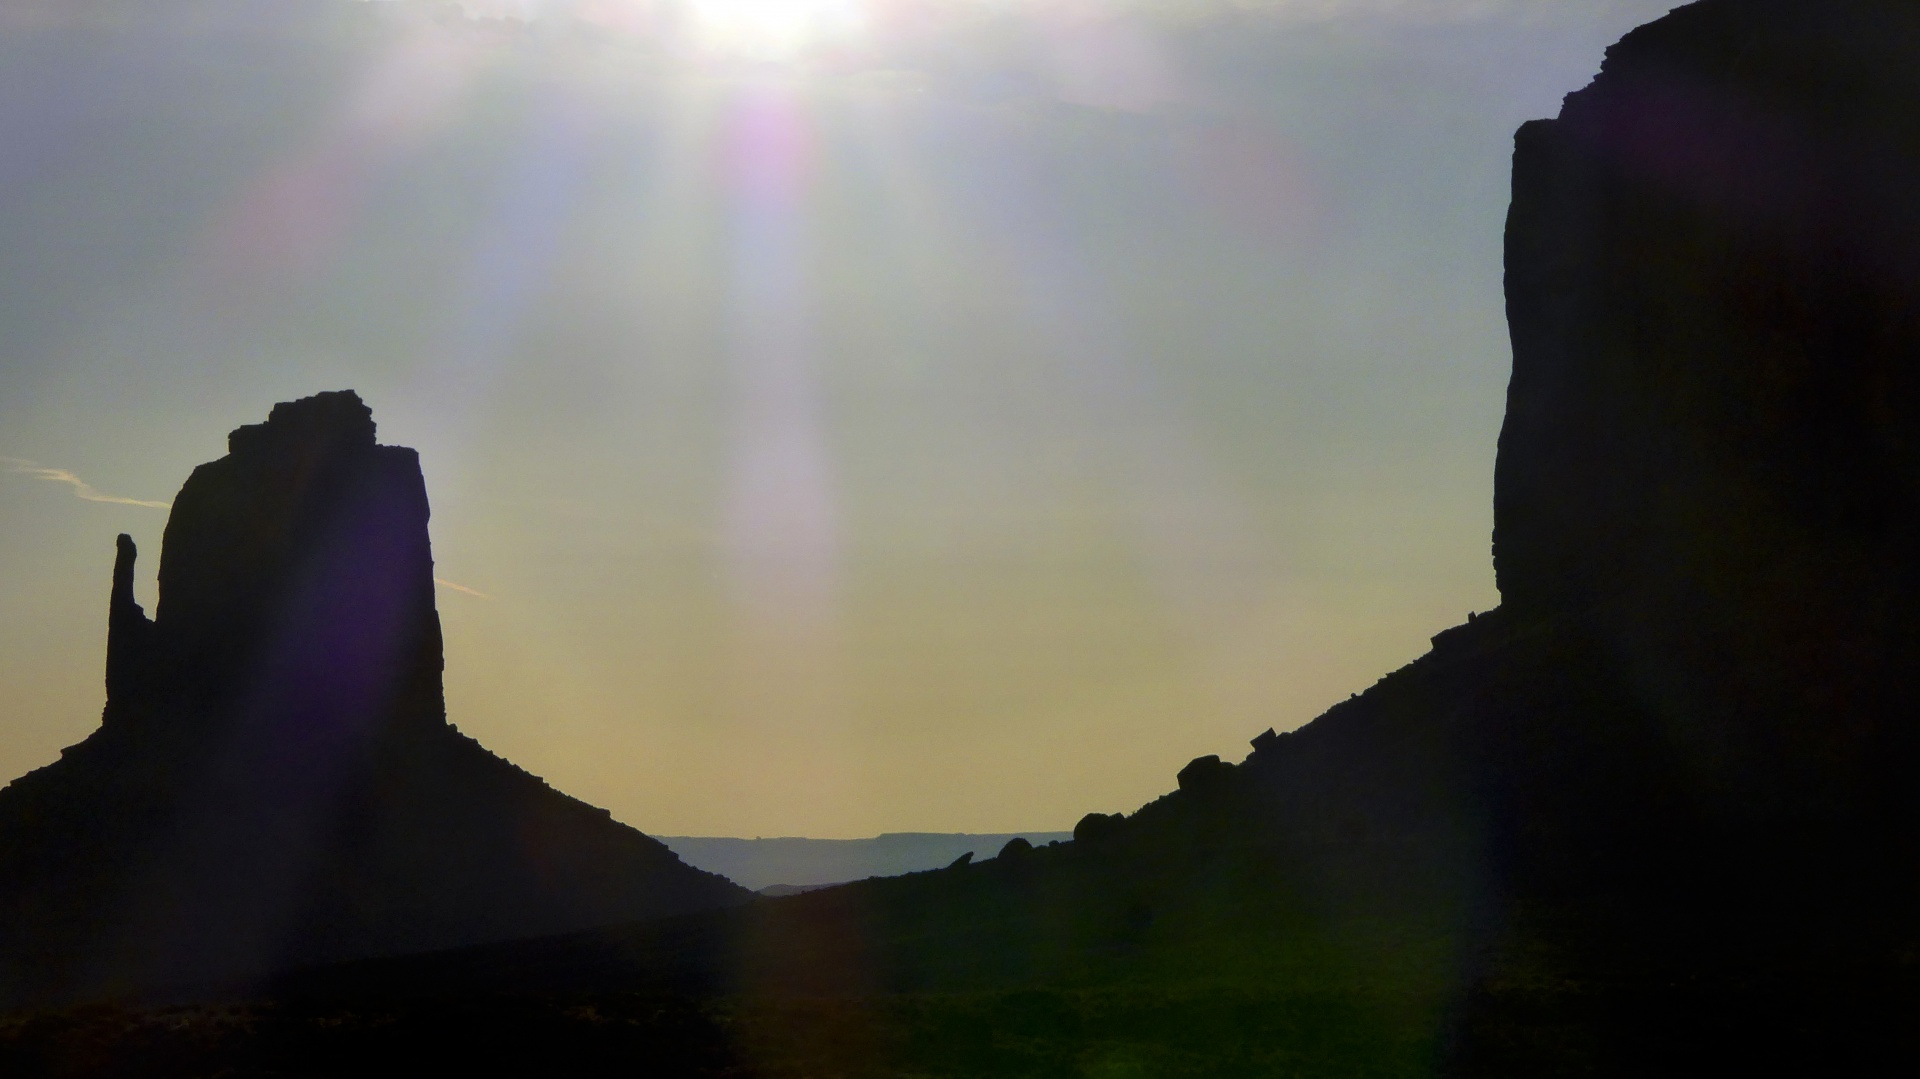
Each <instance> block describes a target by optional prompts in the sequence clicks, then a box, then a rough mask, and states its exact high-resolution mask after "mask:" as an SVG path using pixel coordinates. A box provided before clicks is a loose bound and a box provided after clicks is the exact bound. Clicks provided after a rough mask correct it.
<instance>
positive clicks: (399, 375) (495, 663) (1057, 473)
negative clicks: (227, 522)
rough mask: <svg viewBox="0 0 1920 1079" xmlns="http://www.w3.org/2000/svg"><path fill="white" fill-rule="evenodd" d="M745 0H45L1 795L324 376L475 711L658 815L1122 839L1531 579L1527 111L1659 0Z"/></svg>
mask: <svg viewBox="0 0 1920 1079" xmlns="http://www.w3.org/2000/svg"><path fill="white" fill-rule="evenodd" d="M727 3H730V4H733V5H734V6H732V7H728V6H727ZM727 3H721V2H720V0H712V2H711V3H710V4H709V5H708V6H707V7H705V8H682V9H678V10H679V14H677V15H676V14H675V10H676V9H674V8H673V6H672V5H670V4H664V3H661V4H653V3H646V2H643V0H630V2H626V3H620V2H608V3H580V4H571V5H568V4H558V3H550V4H546V5H544V7H542V6H541V5H531V6H530V5H525V4H522V5H517V6H513V8H512V10H514V11H517V12H519V13H520V14H523V15H531V16H538V17H536V18H533V20H532V21H531V22H517V21H516V22H507V23H502V22H498V21H483V22H475V23H465V22H460V21H458V20H448V19H445V18H441V19H438V20H436V19H433V18H427V17H421V16H417V15H416V14H413V13H411V9H409V8H407V7H405V6H403V5H397V4H384V5H376V6H375V7H367V6H363V5H360V4H357V3H351V2H348V0H304V2H296V0H284V2H282V3H279V4H267V5H264V6H262V5H258V4H255V5H244V4H236V2H235V0H148V2H147V3H144V4H141V5H133V4H130V3H124V4H123V3H119V2H108V0H100V2H91V3H82V4H71V5H53V4H47V5H39V6H36V5H32V4H29V5H25V6H23V7H21V8H18V9H16V10H15V11H14V12H13V13H12V14H11V15H7V16H4V17H0V144H3V145H5V146H7V147H8V149H7V151H6V153H5V156H4V158H0V365H4V366H0V375H3V376H4V385H5V391H4V395H0V456H4V457H5V460H0V773H4V775H5V776H8V777H10V776H13V775H17V774H20V773H22V772H24V771H26V770H28V769H30V768H33V767H36V766H38V765H40V764H43V763H46V762H47V761H49V760H51V759H53V758H54V757H55V756H56V755H57V753H58V751H59V749H60V747H62V746H64V745H67V744H70V743H72V742H74V741H77V740H79V739H80V738H82V737H84V736H85V734H86V733H87V732H88V731H89V730H90V729H91V728H92V727H93V725H94V724H95V723H96V722H97V719H98V711H99V707H100V704H101V701H102V695H103V694H102V687H101V671H102V662H103V646H104V635H105V629H106V617H105V616H106V600H107V585H108V576H109V569H110V566H111V559H112V550H113V537H114V535H115V534H116V533H118V532H120V531H127V532H131V533H132V534H133V535H134V536H135V537H136V539H137V540H138V541H139V542H140V544H141V549H142V552H143V563H142V567H141V578H140V579H141V588H142V595H143V598H144V599H145V601H146V602H148V603H149V604H151V602H152V598H153V596H152V588H153V585H152V581H153V570H154V568H155V565H156V562H157V555H158V549H159V537H160V531H161V528H162V527H163V524H164V520H165V511H164V510H163V509H159V508H155V507H153V506H149V505H141V504H134V503H142V502H146V503H163V502H165V501H167V500H168V499H170V498H171V497H172V492H173V491H174V490H176V489H177V487H178V485H179V484H180V483H181V482H182V481H183V480H184V479H185V477H186V475H187V473H188V472H189V471H190V470H191V468H192V467H193V466H194V465H195V464H197V463H199V462H201V461H204V460H208V459H211V458H213V457H216V456H218V455H219V454H220V453H221V452H223V449H224V439H225V435H226V432H227V431H228V430H229V429H231V428H233V427H235V426H237V425H239V424H242V423H249V422H257V421H258V420H260V419H261V418H263V417H264V416H265V414H266V411H267V409H268V408H269V407H270V406H271V405H272V404H273V403H274V402H275V401H277V400H284V399H289V398H292V397H297V396H304V395H306V394H310V393H313V392H316V391H319V390H327V389H338V388H347V387H351V388H354V389H356V390H358V391H359V392H360V393H361V395H362V396H363V397H364V398H365V399H366V400H367V401H368V403H369V404H371V405H372V407H373V409H374V414H375V418H376V420H377V421H378V422H379V424H380V432H381V438H382V440H383V441H386V442H390V443H399V444H405V445H412V446H416V447H418V448H419V449H420V450H421V451H422V454H423V460H424V463H425V467H426V469H427V479H428V485H429V491H430V493H431V496H432V499H433V505H434V522H433V529H434V534H433V540H434V547H435V553H436V557H437V559H438V566H439V572H440V574H441V576H442V577H443V578H445V579H446V580H447V581H449V582H452V583H453V584H457V585H458V586H460V587H459V588H454V587H448V588H445V589H443V590H442V593H441V615H442V618H443V620H444V622H445V626H446V632H447V654H448V663H447V688H448V703H449V710H450V713H451V717H452V719H453V721H454V722H455V723H457V724H458V725H459V726H460V728H461V729H462V730H464V731H467V732H469V733H471V734H473V735H475V736H476V737H478V738H479V739H480V740H481V741H482V742H484V743H485V744H486V745H488V746H489V747H490V748H492V749H494V750H495V751H497V752H499V753H501V754H502V755H504V756H506V757H508V758H509V759H512V760H514V761H516V762H518V763H520V764H522V765H523V766H525V767H527V768H528V769H530V770H531V771H533V772H535V773H537V774H539V775H542V776H544V777H545V778H547V779H548V780H549V781H551V782H553V783H554V784H555V785H556V786H558V787H560V788H561V789H563V790H566V791H568V792H569V793H572V794H575V795H577V796H579V797H582V798H585V799H587V800H589V801H592V802H595V803H597V804H600V805H604V806H607V807H609V808H610V809H612V810H613V812H614V813H615V815H616V816H618V817H619V818H620V819H622V820H625V821H627V822H629V823H631V824H634V825H636V826H638V827H640V828H642V829H643V830H646V831H649V832H655V833H660V834H675V835H746V836H753V835H812V836H823V837H830V836H858V835H871V834H874V833H877V832H882V831H906V830H921V831H977V832H991V831H1014V830H1025V829H1059V828H1067V827H1071V826H1072V824H1073V822H1074V821H1075V820H1077V819H1078V818H1079V816H1080V815H1082V814H1083V813H1086V812H1088V811H1090V810H1100V811H1115V810H1131V809H1132V808H1134V807H1136V806H1138V805H1139V804H1141V803H1142V802H1145V801H1147V800H1150V799H1151V798H1153V797H1155V796H1156V795H1158V794H1159V793H1161V792H1163V791H1165V790H1166V789H1168V788H1170V787H1171V786H1172V783H1173V774H1174V772H1175V771H1176V770H1177V769H1178V768H1179V767H1180V766H1181V765H1182V764H1184V763H1185V762H1186V761H1187V760H1188V759H1190V758H1192V757H1194V756H1197V755H1200V754H1205V753H1219V754H1221V755H1223V756H1226V757H1228V758H1230V759H1238V758H1239V757H1240V756H1242V755H1243V754H1244V753H1245V751H1246V741H1247V739H1249V738H1250V737H1252V736H1253V735H1255V734H1257V733H1259V732H1260V731H1261V730H1264V729H1265V728H1266V727H1268V726H1273V727H1276V728H1279V729H1282V730H1285V729H1288V728H1291V727H1294V726H1297V725H1299V724H1300V723H1303V722H1305V721H1307V720H1309V719H1311V718H1313V717H1314V716H1315V715H1316V714H1318V713H1319V712H1320V711H1321V710H1323V709H1324V708H1325V707H1327V706H1328V705H1330V704H1332V703H1333V702H1335V701H1337V700H1340V699H1342V698H1344V697H1345V696H1347V695H1348V694H1349V693H1352V692H1355V691H1357V690H1359V689H1362V688H1364V687H1365V686H1367V685H1368V684H1370V683H1371V682H1372V681H1373V680H1374V679H1375V678H1377V677H1379V676H1381V675H1383V674H1385V673H1386V672H1388V671H1389V670H1391V669H1393V668H1395V667H1397V666H1399V665H1401V664H1403V663H1405V662H1407V661H1409V660H1411V659H1413V658H1414V657H1415V656H1417V655H1418V654H1419V653H1420V652H1422V651H1423V650H1424V648H1425V643H1426V638H1427V637H1428V636H1429V635H1431V634H1433V633H1435V632H1437V631H1439V630H1440V629H1443V628H1445V627H1447V626H1449V625H1452V624H1455V623H1457V622H1459V621H1461V620H1463V619H1464V618H1465V616H1466V614H1467V612H1468V611H1471V610H1484V609H1486V608H1488V607H1490V606H1492V605H1493V604H1494V603H1495V602H1496V596H1495V594H1494V592H1493V587H1492V572H1491V568H1490V563H1489V559H1488V553H1487V536H1488V531H1489V528H1490V521H1491V511H1490V495H1491V469H1492V463H1493V447H1494V437H1495V435H1496V434H1497V431H1498V425H1499V419H1500V412H1501V407H1502V396H1503V391H1504V386H1505V379H1506V373H1507V367H1508V352H1507V346H1506V341H1505V336H1504V325H1503V322H1502V310H1501V295H1500V264H1499V253H1500V228H1501V220H1502V216H1503V214H1504V209H1505V198H1506V182H1507V160H1508V154H1509V152H1510V141H1509V140H1510V136H1511V132H1512V129H1513V128H1514V127H1515V126H1516V125H1517V124H1518V123H1520V122H1521V121H1522V120H1524V119H1527V118H1529V117H1532V116H1538V115H1550V114H1551V113H1553V112H1554V111H1555V110H1556V108H1557V102H1558V98H1559V96H1560V95H1561V94H1563V93H1565V92H1567V91H1570V90H1572V89H1575V88H1577V87H1578V86H1580V85H1581V84H1583V83H1584V82H1585V81H1586V80H1587V79H1588V78H1589V77H1590V76H1591V74H1592V72H1593V70H1594V69H1595V68H1596V67H1597V66H1598V63H1599V59H1600V55H1601V51H1602V49H1603V48H1604V46H1605V45H1606V44H1608V43H1609V42H1611V41H1612V40H1613V39H1614V38H1616V37H1618V36H1619V34H1620V33H1622V32H1624V31H1625V30H1626V29H1628V28H1630V27H1631V26H1633V25H1636V24H1638V23H1640V22H1644V21H1646V20H1648V19H1650V18H1652V17H1654V16H1656V15H1658V14H1660V13H1662V12H1663V11H1664V10H1665V8H1666V6H1667V5H1665V4H1663V3H1659V2H1625V0H1622V2H1601V0H1596V2H1592V3H1586V2H1583V3H1582V4H1578V5H1575V4H1565V3H1559V2H1545V0H1542V2H1527V0H1484V2H1478V0H1477V2H1471V3H1469V2H1459V3H1436V4H1425V5H1414V4H1399V3H1388V2H1365V3H1360V2H1354V3H1336V2H1325V3H1286V2H1279V0H1276V2H1274V3H1269V4H1231V3H1224V2H1222V3H1205V2H1200V0H1193V2H1180V3H1174V2H1171V0H1169V2H1167V3H1147V2H1137V3H1130V4H1118V3H1114V4H1100V3H1093V2H1067V0H1059V2H1051V0H1032V2H1031V3H1014V2H1011V0H1008V2H1004V3H987V2H985V0H926V2H924V3H920V2H897V3H893V4H890V5H885V6H870V5H865V4H862V3H861V0H844V2H841V0H836V3H835V4H822V5H821V6H820V7H819V8H818V11H817V12H816V14H817V16H818V18H817V19H816V20H815V21H813V22H808V23H806V25H805V26H804V27H802V28H800V29H796V28H795V26H794V25H791V24H785V23H779V22H778V21H777V20H776V21H775V22H774V23H771V24H765V25H760V27H759V29H757V30H753V31H752V32H750V33H749V32H746V31H742V30H741V29H740V28H741V26H743V25H746V26H749V27H751V26H753V25H757V24H754V23H753V22H752V20H753V19H754V18H756V17H758V16H757V15H756V11H757V10H758V9H756V8H755V7H754V5H753V4H752V3H749V2H747V0H727ZM741 5H744V6H741ZM375 8H377V9H378V10H377V11H376V10H375ZM1576 9H1577V10H1576ZM263 11H264V12H268V13H269V14H270V16H271V17H269V16H268V15H262V14H261V12H263ZM565 12H571V13H572V17H570V18H563V17H561V14H560V13H565ZM849 13H851V14H849ZM783 17H785V16H783ZM5 20H12V21H11V22H7V21H5ZM702 20H705V21H704V22H703V21H702ZM727 20H733V21H732V22H728V21H727ZM742 20H745V22H744V23H743V22H742ZM716 28H718V29H716ZM748 43H750V45H749V44H748ZM49 470H51V471H49ZM103 499H106V500H103ZM113 499H118V500H119V501H114V500H113ZM128 500H131V501H128Z"/></svg>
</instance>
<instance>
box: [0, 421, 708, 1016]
mask: <svg viewBox="0 0 1920 1079" xmlns="http://www.w3.org/2000/svg"><path fill="white" fill-rule="evenodd" d="M228 447H229V452H228V454H227V456H225V457H223V458H221V459H220V460H218V461H214V462H212V463H210V464H206V465H202V466H201V467H200V468H198V469H196V470H195V471H194V473H193V475H192V477H191V478H190V479H188V480H187V483H186V485H185V486H184V487H183V488H182V489H181V491H180V495H179V498H178V499H177V500H176V501H175V503H174V508H173V512H172V515H171V516H170V517H169V519H168V522H167V530H166V539H165V544H164V548H163V551H162V553H161V558H160V574H159V577H160V596H161V598H160V606H159V609H158V611H157V612H156V617H155V618H153V619H152V620H149V619H148V618H147V616H146V614H145V613H144V612H143V611H142V610H141V608H140V606H139V605H138V603H136V602H135V600H134V597H133V572H134V557H135V550H134V544H133V541H132V540H131V539H130V538H128V537H127V536H121V537H120V539H119V556H118V558H117V559H116V560H115V563H114V569H113V591H112V600H111V604H110V607H109V633H108V643H107V705H106V710H105V713H104V715H103V717H102V721H101V725H100V728H99V729H98V730H97V731H96V732H94V734H93V735H92V736H90V737H89V738H87V739H86V740H85V741H84V742H81V743H80V744H79V745H76V746H73V747H71V748H69V749H67V750H66V751H65V752H64V753H63V754H62V756H61V759H60V760H59V761H57V762H55V763H54V764H51V765H49V766H47V767H45V768H42V769H40V770H38V771H36V772H34V773H32V774H30V775H27V776H25V777H23V778H21V779H19V780H16V781H15V782H14V783H12V784H11V785H10V786H8V787H7V788H6V789H5V790H4V791H0V836H4V839H3V840H0V905H3V906H4V909H5V910H6V917H5V918H4V919H0V996H4V998H6V999H9V1000H12V1001H21V1000H33V999H47V998H56V999H57V998H66V997H72V996H75V995H86V994H94V993H100V992H102V991H107V990H112V989H115V988H123V987H129V986H151V985H157V984H168V983H185V982H194V981H205V980H210V979H234V978H241V977H245V976H248V975H254V974H258V973H261V972H264V971H268V970H275V969H282V968H285V967H287V966H289V965H297V964H301V963H312V962H317V961H323V960H331V959H346V958H350V957H355V956H365V955H383V954H393V953H399V952H411V951H421V950H425V949H431V948H444V947H449V946H453V945H459V944H472V943H477V942H481V941H489V940H505V939H513V938H519V937H526V936H530V935H537V934H541V933H551V932H561V931H565V930H569V929H578V928H582V927H586V926H595V925H605V924H608V923H610V922H617V921H623V920H628V919H633V918H644V917H649V916H657V915H664V914H672V913H677V912H681V911H685V910H691V909H695V908H700V907H707V906H713V905H716V904H724V903H730V902H736V901H739V900H741V899H743V898H744V897H745V895H746V893H745V891H744V890H743V889H739V888H737V887H735V886H734V885H732V884H731V883H730V882H728V881H726V880H725V879H724V878H721V877H718V876H714V875H712V874H708V873H704V872H701V871H699V870H696V869H693V868H691V867H689V866H687V865H685V864H683V863H682V862H681V861H680V860H679V859H678V858H677V857H676V856H674V855H673V854H672V853H671V852H670V851H668V850H667V848H666V847H665V846H663V845H661V844H659V843H657V842H656V841H654V840H652V839H649V838H647V837H646V836H644V835H641V834H640V833H639V832H637V831H635V830H634V829H632V828H629V827H626V826H625V825H622V824H619V823H617V822H615V821H614V820H612V819H611V818H610V817H609V816H608V814H607V813H606V812H605V811H604V810H600V809H596V808H594V807H592V806H589V805H587V804H585V803H582V802H579V801H576V800H574V799H572V798H569V797H567V796H565V795H563V794H560V793H559V792H557V791H554V790H553V789H551V788H549V787H548V786H547V785H546V784H544V783H542V782H541V781H540V780H539V779H537V778H535V777H534V776H531V775H528V774H527V773H526V772H523V771H521V770H520V769H518V768H515V767H514V766H512V765H511V764H508V763H507V762H506V761H503V760H501V759H500V758H498V757H496V756H494V755H493V754H491V753H489V752H487V751H486V750H485V749H483V748H481V746H480V745H479V744H478V743H476V742H474V741H473V740H472V739H470V738H468V737H466V736H464V735H462V734H460V733H459V732H458V731H457V730H455V729H454V728H453V727H452V726H450V725H449V724H448V723H447V721H446V709H445V703H444V700H443V697H442V693H441V666H442V664H441V641H440V622H439V616H438V614H437V613H436V611H435V609H434V594H433V588H434V586H433V558H432V553H431V551H430V550H429V547H428V539H427V514H428V510H427V496H426V488H425V485H424V483H423V481H422V479H421V474H420V466H419V460H418V458H417V456H416V455H415V453H414V451H412V450H410V449H404V448H401V447H395V446H381V445H376V444H375V441H374V424H373V418H372V414H371V413H370V412H369V410H368V409H367V407H366V406H365V405H364V404H362V403H361V401H360V399H359V398H358V397H357V396H355V395H354V394H353V393H351V392H340V393H323V394H320V395H318V396H315V397H309V398H306V399H304V400H300V401H294V402H291V403H286V404H281V405H277V406H275V407H274V409H273V412H272V414H271V415H270V416H269V417H268V419H267V422H266V423H264V424H257V425H253V426H248V427H242V428H240V429H238V430H236V431H234V432H233V433H232V434H231V435H230V436H229V438H228Z"/></svg>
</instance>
